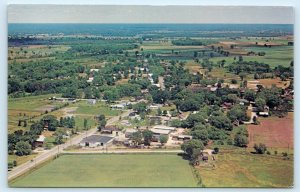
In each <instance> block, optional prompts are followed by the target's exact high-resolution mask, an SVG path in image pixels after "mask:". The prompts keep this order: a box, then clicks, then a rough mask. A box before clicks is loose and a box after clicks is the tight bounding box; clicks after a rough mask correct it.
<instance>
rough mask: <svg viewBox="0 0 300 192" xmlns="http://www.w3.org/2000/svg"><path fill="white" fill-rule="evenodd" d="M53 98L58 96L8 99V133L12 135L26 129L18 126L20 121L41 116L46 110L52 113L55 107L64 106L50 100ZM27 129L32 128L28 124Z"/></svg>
mask: <svg viewBox="0 0 300 192" xmlns="http://www.w3.org/2000/svg"><path fill="white" fill-rule="evenodd" d="M52 96H58V95H53V94H51V95H40V96H29V97H22V98H9V99H8V132H10V133H11V132H13V131H16V130H19V129H24V128H23V127H19V126H18V120H19V119H23V118H28V117H33V116H40V115H41V114H42V113H44V112H45V111H46V110H48V111H49V112H50V111H51V109H52V108H54V107H55V106H60V105H62V103H58V102H54V101H49V100H48V98H49V97H52ZM20 114H21V116H20ZM24 114H25V116H24ZM33 120H35V119H33ZM28 123H29V122H28ZM27 127H30V124H28V126H27Z"/></svg>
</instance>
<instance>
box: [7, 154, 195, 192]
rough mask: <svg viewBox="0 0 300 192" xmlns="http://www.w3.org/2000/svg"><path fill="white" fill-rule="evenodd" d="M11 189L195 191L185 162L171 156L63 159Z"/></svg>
mask: <svg viewBox="0 0 300 192" xmlns="http://www.w3.org/2000/svg"><path fill="white" fill-rule="evenodd" d="M9 185H10V186H11V187H197V185H196V179H195V178H194V176H193V173H192V170H191V168H190V166H189V164H188V162H187V161H185V160H183V159H182V158H181V157H180V156H177V155H173V154H170V155H168V154H164V155H160V154H127V155H108V154H105V155H63V156H61V157H59V158H58V159H56V160H54V161H52V162H50V163H48V164H46V165H45V166H43V167H41V168H40V169H37V170H35V171H33V172H31V173H29V174H28V175H25V176H23V177H20V178H18V179H17V180H15V181H13V182H11V183H10V184H9Z"/></svg>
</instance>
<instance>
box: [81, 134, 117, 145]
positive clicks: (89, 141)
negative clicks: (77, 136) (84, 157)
mask: <svg viewBox="0 0 300 192" xmlns="http://www.w3.org/2000/svg"><path fill="white" fill-rule="evenodd" d="M112 141H113V137H109V136H103V135H91V136H89V137H86V138H84V139H82V140H81V141H80V143H79V145H80V146H82V147H98V146H104V147H106V146H108V145H110V144H111V143H112Z"/></svg>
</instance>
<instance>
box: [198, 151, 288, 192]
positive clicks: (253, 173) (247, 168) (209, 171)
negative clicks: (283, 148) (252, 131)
mask: <svg viewBox="0 0 300 192" xmlns="http://www.w3.org/2000/svg"><path fill="white" fill-rule="evenodd" d="M220 151H221V152H220V153H219V154H218V155H217V157H216V159H217V160H216V161H215V168H214V169H213V168H206V167H200V168H198V169H199V172H200V175H201V178H202V181H203V184H204V185H205V187H291V186H293V163H294V161H293V160H292V159H290V160H283V158H282V156H281V155H280V154H278V155H258V154H252V153H249V151H243V150H242V149H221V150H220Z"/></svg>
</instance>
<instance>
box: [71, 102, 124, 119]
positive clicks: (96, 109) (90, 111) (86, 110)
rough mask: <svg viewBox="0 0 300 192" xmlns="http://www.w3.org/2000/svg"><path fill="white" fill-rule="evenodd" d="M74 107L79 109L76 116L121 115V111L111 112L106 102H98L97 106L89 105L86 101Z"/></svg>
mask: <svg viewBox="0 0 300 192" xmlns="http://www.w3.org/2000/svg"><path fill="white" fill-rule="evenodd" d="M72 107H78V108H77V110H76V112H75V114H85V115H92V116H95V115H100V114H103V115H105V116H117V115H119V114H120V113H121V111H120V110H111V109H110V106H109V105H107V104H105V103H104V102H97V103H96V104H95V105H91V104H88V103H87V102H86V101H80V102H78V103H76V104H74V105H72Z"/></svg>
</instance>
